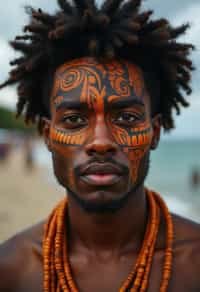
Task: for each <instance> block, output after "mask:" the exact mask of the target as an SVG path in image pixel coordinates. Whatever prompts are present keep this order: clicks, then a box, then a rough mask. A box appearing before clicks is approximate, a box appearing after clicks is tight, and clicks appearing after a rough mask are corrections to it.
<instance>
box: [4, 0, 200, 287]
mask: <svg viewBox="0 0 200 292" xmlns="http://www.w3.org/2000/svg"><path fill="white" fill-rule="evenodd" d="M58 3H59V6H60V11H58V12H56V13H55V14H53V15H50V14H48V13H46V12H43V11H42V10H41V9H39V10H36V9H33V8H31V7H29V8H27V11H28V13H29V14H30V23H29V24H28V25H27V26H25V28H24V34H23V35H22V36H17V37H16V39H15V40H14V41H13V42H11V45H12V46H13V48H14V49H15V50H17V51H20V52H21V53H22V57H20V58H17V59H15V60H13V61H12V62H11V64H12V65H13V66H15V68H14V69H13V70H11V72H10V76H9V78H8V80H7V81H6V82H5V83H3V84H2V85H1V88H3V87H5V86H7V85H11V84H15V83H17V84H18V103H17V114H18V115H21V113H22V112H23V111H24V112H25V121H26V122H29V121H32V122H33V123H36V124H37V125H38V129H39V131H40V132H41V133H42V134H43V137H44V140H45V143H46V145H47V148H48V149H49V151H50V152H51V155H52V161H53V166H54V173H55V176H56V178H57V180H58V183H59V184H61V185H62V186H63V187H64V188H65V190H66V194H67V196H66V198H65V199H64V200H63V201H61V202H60V203H59V205H58V206H57V207H56V208H55V209H54V210H53V212H52V214H51V215H50V217H49V218H48V220H45V222H42V223H39V224H38V225H36V226H33V227H31V228H29V229H28V230H26V231H23V232H22V233H20V234H18V235H16V236H15V237H13V238H11V239H9V240H8V241H7V242H5V243H3V244H2V245H1V247H0V273H1V280H0V290H1V291H46V292H47V291H79V290H80V291H87V292H90V291H91V292H92V291H110V292H112V291H113V292H114V291H124V292H125V291H149V292H155V291H161V292H164V291H182V292H184V291H188V292H189V291H190V292H192V291H199V290H200V279H199V274H198V271H199V268H200V226H199V225H198V224H196V223H194V222H192V221H189V220H187V219H185V218H182V217H179V216H177V215H174V214H171V213H170V212H169V210H168V208H167V205H166V204H165V202H164V201H163V199H162V198H161V196H160V195H159V194H157V193H155V192H153V191H151V190H150V189H147V188H146V187H145V186H144V182H145V179H146V176H147V173H148V170H149V160H150V152H151V151H152V150H155V149H156V148H157V146H158V143H159V138H160V130H161V128H164V129H165V130H171V129H173V128H174V118H173V115H172V112H173V110H174V109H175V110H176V111H177V113H179V112H180V108H181V107H186V106H188V105H189V104H188V102H187V101H186V98H185V94H184V93H186V94H190V93H191V88H190V79H191V71H192V70H193V65H192V62H191V61H190V59H189V53H190V51H191V50H192V49H193V46H192V45H191V44H187V43H181V42H178V41H177V38H178V37H179V36H180V35H182V34H183V33H185V32H186V30H187V28H188V25H182V26H180V27H173V26H172V25H171V24H170V23H169V22H168V20H167V19H157V20H154V19H152V17H151V15H152V11H141V1H140V0H132V1H128V2H124V1H120V0H106V1H105V2H104V3H103V4H102V6H101V7H100V8H97V6H96V5H95V3H94V1H92V0H84V1H83V0H81V1H80V0H74V2H73V3H71V2H67V1H64V0H59V1H58ZM172 167H173V166H172ZM27 192H28V190H27ZM44 227H45V228H44Z"/></svg>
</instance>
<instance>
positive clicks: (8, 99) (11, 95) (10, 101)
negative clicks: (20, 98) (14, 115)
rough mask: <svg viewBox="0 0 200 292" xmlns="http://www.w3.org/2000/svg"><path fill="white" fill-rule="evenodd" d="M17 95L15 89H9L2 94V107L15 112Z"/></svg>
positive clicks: (0, 99) (2, 91) (0, 100)
mask: <svg viewBox="0 0 200 292" xmlns="http://www.w3.org/2000/svg"><path fill="white" fill-rule="evenodd" d="M16 101H17V94H16V89H15V87H7V88H4V89H3V90H1V92H0V105H3V106H5V107H9V108H11V109H13V110H15V107H16Z"/></svg>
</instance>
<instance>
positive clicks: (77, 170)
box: [74, 158, 129, 175]
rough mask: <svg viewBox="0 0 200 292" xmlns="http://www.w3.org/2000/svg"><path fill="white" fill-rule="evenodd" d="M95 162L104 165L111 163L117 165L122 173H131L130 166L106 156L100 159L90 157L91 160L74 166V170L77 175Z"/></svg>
mask: <svg viewBox="0 0 200 292" xmlns="http://www.w3.org/2000/svg"><path fill="white" fill-rule="evenodd" d="M94 163H98V164H99V165H101V164H102V165H103V164H107V163H109V164H111V165H113V166H115V167H117V168H118V169H119V170H120V172H121V173H124V174H128V173H129V168H128V166H126V165H124V164H122V163H120V162H118V161H116V160H114V159H112V158H106V159H102V158H101V159H98V158H92V159H90V160H89V161H87V162H85V163H82V164H79V165H77V166H76V167H75V168H74V172H75V174H76V175H80V174H81V173H82V170H83V169H86V168H87V167H88V166H90V165H92V164H94Z"/></svg>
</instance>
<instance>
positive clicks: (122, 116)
mask: <svg viewBox="0 0 200 292" xmlns="http://www.w3.org/2000/svg"><path fill="white" fill-rule="evenodd" d="M137 120H139V117H138V116H137V115H136V114H133V113H130V112H123V113H119V114H118V115H117V116H115V118H114V123H116V124H119V125H124V126H129V125H132V124H133V123H134V122H136V121H137Z"/></svg>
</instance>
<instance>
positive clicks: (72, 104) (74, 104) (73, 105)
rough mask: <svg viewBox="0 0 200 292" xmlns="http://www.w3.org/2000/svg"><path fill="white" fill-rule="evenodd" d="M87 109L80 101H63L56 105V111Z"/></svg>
mask: <svg viewBox="0 0 200 292" xmlns="http://www.w3.org/2000/svg"><path fill="white" fill-rule="evenodd" d="M85 108H87V104H84V103H81V102H80V101H71V100H63V101H62V102H61V103H59V104H58V105H56V110H57V111H58V110H61V109H77V110H80V109H85Z"/></svg>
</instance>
